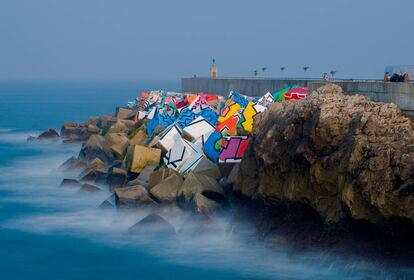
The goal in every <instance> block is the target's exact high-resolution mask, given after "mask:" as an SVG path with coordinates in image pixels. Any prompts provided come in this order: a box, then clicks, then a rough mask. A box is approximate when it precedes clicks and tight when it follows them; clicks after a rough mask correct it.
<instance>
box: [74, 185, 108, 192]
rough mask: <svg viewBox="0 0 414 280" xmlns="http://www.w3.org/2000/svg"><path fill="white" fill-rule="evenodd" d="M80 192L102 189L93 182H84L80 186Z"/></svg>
mask: <svg viewBox="0 0 414 280" xmlns="http://www.w3.org/2000/svg"><path fill="white" fill-rule="evenodd" d="M79 191H80V192H100V191H102V190H101V189H100V188H98V187H97V186H94V185H91V184H82V186H81V187H80V190H79Z"/></svg>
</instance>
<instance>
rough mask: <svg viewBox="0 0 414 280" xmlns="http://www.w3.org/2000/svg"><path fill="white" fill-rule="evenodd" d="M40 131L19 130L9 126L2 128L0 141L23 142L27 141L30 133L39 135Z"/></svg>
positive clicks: (0, 129)
mask: <svg viewBox="0 0 414 280" xmlns="http://www.w3.org/2000/svg"><path fill="white" fill-rule="evenodd" d="M39 134H40V132H39V131H31V132H17V131H15V130H13V129H9V128H0V142H3V143H21V142H26V141H27V137H28V136H29V135H33V136H37V135H39Z"/></svg>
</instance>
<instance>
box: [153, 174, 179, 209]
mask: <svg viewBox="0 0 414 280" xmlns="http://www.w3.org/2000/svg"><path fill="white" fill-rule="evenodd" d="M182 183H183V179H182V178H181V176H179V175H177V174H171V175H170V176H169V177H168V178H166V179H165V180H163V181H161V182H160V183H159V184H157V185H155V186H154V187H153V188H151V190H150V193H151V194H152V195H153V196H154V197H155V198H156V199H157V200H158V201H160V202H161V203H175V201H176V198H177V191H178V189H179V188H180V187H181V185H182Z"/></svg>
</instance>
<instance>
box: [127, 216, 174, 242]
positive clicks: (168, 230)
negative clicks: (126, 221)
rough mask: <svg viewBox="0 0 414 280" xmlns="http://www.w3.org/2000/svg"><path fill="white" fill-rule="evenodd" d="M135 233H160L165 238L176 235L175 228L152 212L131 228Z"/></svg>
mask: <svg viewBox="0 0 414 280" xmlns="http://www.w3.org/2000/svg"><path fill="white" fill-rule="evenodd" d="M129 232H130V233H133V234H140V235H141V234H142V235H144V236H145V235H153V234H160V235H162V237H163V238H168V237H169V236H172V235H175V228H174V227H173V226H172V225H171V224H170V223H169V222H167V221H166V220H165V219H164V218H162V217H161V216H160V215H157V214H150V215H148V216H146V217H145V218H144V219H142V220H141V221H139V222H138V223H136V224H135V225H133V226H132V227H130V228H129Z"/></svg>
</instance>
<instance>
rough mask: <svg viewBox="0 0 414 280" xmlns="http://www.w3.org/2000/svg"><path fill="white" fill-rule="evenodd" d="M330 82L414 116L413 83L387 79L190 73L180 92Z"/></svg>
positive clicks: (257, 92) (254, 90)
mask: <svg viewBox="0 0 414 280" xmlns="http://www.w3.org/2000/svg"><path fill="white" fill-rule="evenodd" d="M327 83H333V84H336V85H338V86H340V87H341V88H342V89H343V90H344V92H345V93H346V94H348V95H363V96H367V97H369V99H370V100H371V101H375V102H389V103H394V104H396V105H398V107H399V108H400V109H401V111H402V112H403V113H404V114H405V115H407V116H409V117H410V118H412V119H413V118H414V84H412V83H390V82H383V81H379V80H354V79H350V80H340V79H337V80H331V81H323V80H321V79H293V78H292V79H289V78H232V77H219V78H209V77H192V78H182V79H181V89H182V91H183V92H209V93H216V94H221V95H227V94H228V93H229V92H230V91H235V90H236V91H238V92H240V93H241V94H245V95H249V96H262V95H263V94H265V93H266V92H271V93H273V92H276V91H278V90H280V89H281V88H285V87H289V86H293V85H297V86H300V87H307V88H308V89H309V92H313V91H315V90H316V89H318V88H320V87H321V86H323V85H325V84H327Z"/></svg>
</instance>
